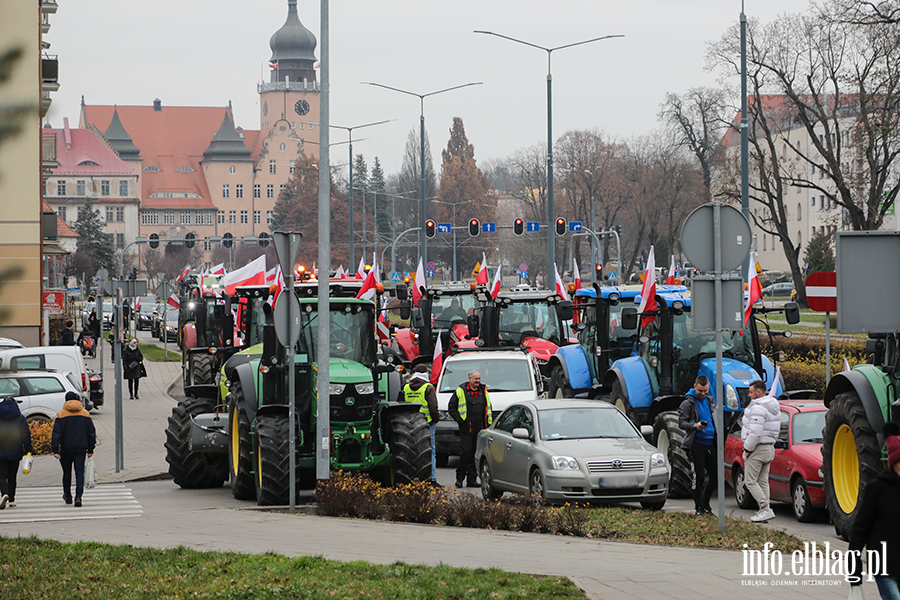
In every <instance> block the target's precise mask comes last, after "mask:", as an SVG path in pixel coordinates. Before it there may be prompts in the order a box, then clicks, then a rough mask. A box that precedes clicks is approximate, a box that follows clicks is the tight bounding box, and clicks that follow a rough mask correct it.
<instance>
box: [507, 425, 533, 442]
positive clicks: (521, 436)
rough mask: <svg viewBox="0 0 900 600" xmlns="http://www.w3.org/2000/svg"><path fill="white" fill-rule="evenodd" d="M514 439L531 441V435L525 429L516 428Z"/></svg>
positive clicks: (513, 431)
mask: <svg viewBox="0 0 900 600" xmlns="http://www.w3.org/2000/svg"><path fill="white" fill-rule="evenodd" d="M512 434H513V437H514V438H516V439H517V440H530V439H531V435H530V434H529V433H528V430H527V429H525V428H524V427H516V428H515V429H513V430H512Z"/></svg>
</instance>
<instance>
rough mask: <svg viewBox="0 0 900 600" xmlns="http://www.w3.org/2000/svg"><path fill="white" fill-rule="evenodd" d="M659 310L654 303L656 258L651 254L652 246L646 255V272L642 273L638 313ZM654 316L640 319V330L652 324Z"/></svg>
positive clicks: (657, 305)
mask: <svg viewBox="0 0 900 600" xmlns="http://www.w3.org/2000/svg"><path fill="white" fill-rule="evenodd" d="M658 308H659V304H657V303H656V256H655V255H654V253H653V246H650V254H649V255H647V271H646V272H645V273H644V285H643V286H642V287H641V306H640V308H638V312H639V313H645V312H652V311H654V310H656V309H658ZM655 318H656V316H655V315H646V316H642V317H641V328H644V327H645V326H646V325H647V324H649V323H652V322H653V319H655Z"/></svg>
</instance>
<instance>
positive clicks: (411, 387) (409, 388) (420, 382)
mask: <svg viewBox="0 0 900 600" xmlns="http://www.w3.org/2000/svg"><path fill="white" fill-rule="evenodd" d="M403 399H404V400H406V401H407V402H417V403H419V404H421V406H420V407H419V412H421V413H423V414H424V415H425V419H426V420H427V421H428V429H429V431H430V433H431V485H433V486H437V485H438V482H437V457H436V455H435V453H434V427H435V425H437V422H438V420H439V419H440V416H439V414H438V403H437V393H436V392H435V390H434V386H433V385H431V381H430V376H429V374H428V367H427V366H425V365H417V366H416V368H415V369H413V374H412V375H410V377H409V383H407V384H406V385H405V386H403Z"/></svg>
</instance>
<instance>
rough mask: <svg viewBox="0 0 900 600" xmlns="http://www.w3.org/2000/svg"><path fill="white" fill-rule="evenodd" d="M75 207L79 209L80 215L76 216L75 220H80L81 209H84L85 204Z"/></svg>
mask: <svg viewBox="0 0 900 600" xmlns="http://www.w3.org/2000/svg"><path fill="white" fill-rule="evenodd" d="M75 208H76V209H77V210H78V216H77V217H75V220H76V221H80V220H81V211H83V210H84V207H83V206H76V207H75Z"/></svg>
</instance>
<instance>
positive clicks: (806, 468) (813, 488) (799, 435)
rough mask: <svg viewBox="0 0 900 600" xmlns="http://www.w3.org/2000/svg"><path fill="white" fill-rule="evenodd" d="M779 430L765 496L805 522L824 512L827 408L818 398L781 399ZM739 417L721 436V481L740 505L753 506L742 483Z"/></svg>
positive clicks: (751, 498)
mask: <svg viewBox="0 0 900 600" xmlns="http://www.w3.org/2000/svg"><path fill="white" fill-rule="evenodd" d="M779 404H780V405H781V432H780V433H779V434H778V441H776V442H775V459H774V460H773V461H772V464H771V465H770V466H769V497H770V498H771V499H772V500H776V501H779V502H788V503H790V504H791V505H792V506H793V509H794V516H795V517H797V520H798V521H801V522H804V523H806V522H809V521H813V520H815V519H816V518H817V517H818V516H819V515H821V514H823V513H824V508H825V491H824V488H823V483H822V429H823V428H824V427H825V414H826V413H827V412H828V409H827V408H825V404H824V403H823V402H822V401H821V400H781V401H780V402H779ZM743 448H744V446H743V443H742V442H741V418H738V419H736V420H735V422H734V424H733V425H732V429H731V431H729V433H728V437H726V438H725V457H724V461H725V480H726V481H727V482H728V483H729V484H730V485H731V487H733V488H734V495H735V498H736V499H737V502H738V506H740V507H741V508H756V501H755V500H754V499H753V496H751V495H750V492H748V491H747V486H746V485H744V459H743V456H742V451H743Z"/></svg>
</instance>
